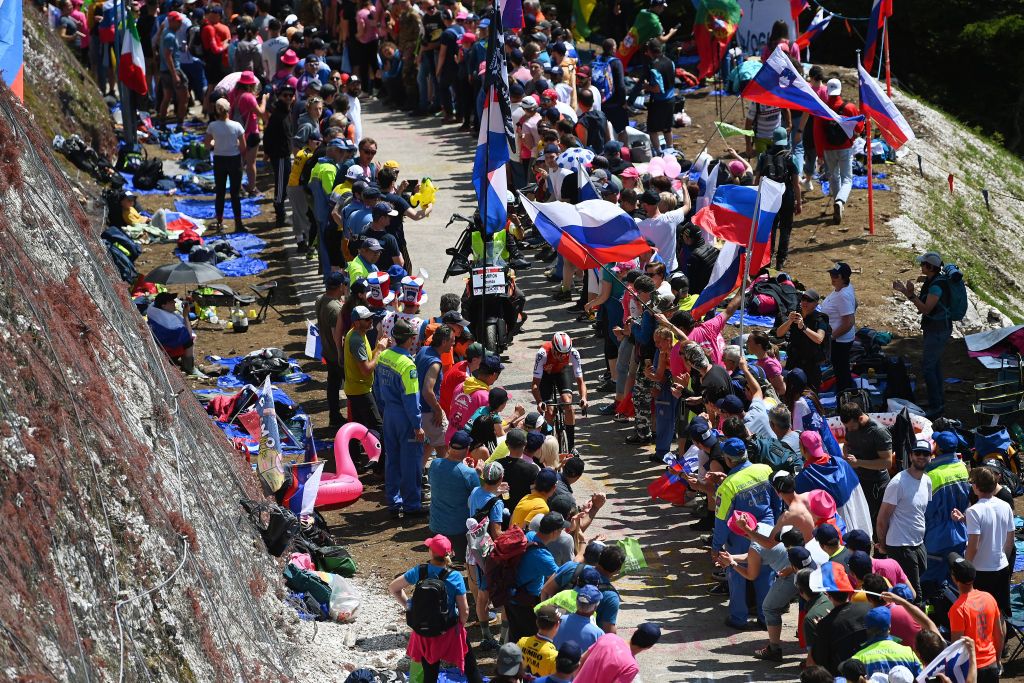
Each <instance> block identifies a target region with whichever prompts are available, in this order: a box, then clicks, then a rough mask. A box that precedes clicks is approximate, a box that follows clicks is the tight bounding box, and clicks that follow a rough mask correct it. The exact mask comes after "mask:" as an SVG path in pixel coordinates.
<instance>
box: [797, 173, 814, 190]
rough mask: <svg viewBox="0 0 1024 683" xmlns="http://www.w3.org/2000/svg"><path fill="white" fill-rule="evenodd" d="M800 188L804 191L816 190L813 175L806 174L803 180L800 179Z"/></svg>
mask: <svg viewBox="0 0 1024 683" xmlns="http://www.w3.org/2000/svg"><path fill="white" fill-rule="evenodd" d="M800 189H801V190H803V191H804V192H811V191H812V190H814V181H813V180H811V176H809V175H805V176H804V177H803V180H801V181H800Z"/></svg>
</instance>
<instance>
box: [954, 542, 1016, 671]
mask: <svg viewBox="0 0 1024 683" xmlns="http://www.w3.org/2000/svg"><path fill="white" fill-rule="evenodd" d="M948 560H949V568H950V572H949V573H950V575H951V576H952V577H953V582H954V583H956V587H957V589H958V590H959V591H960V597H959V598H957V601H956V602H954V603H953V606H952V607H951V608H950V609H949V630H950V639H951V640H954V641H955V640H957V639H958V638H960V637H961V636H967V637H968V638H970V639H971V640H973V641H974V647H975V650H976V651H977V663H978V678H977V680H978V683H990V682H995V681H998V680H999V672H1000V669H1001V668H1002V667H1001V666H1000V664H999V654H1000V653H1001V652H1002V651H1003V641H1004V640H1005V638H1006V625H1005V624H1004V623H1003V621H1002V619H1001V618H1000V616H999V605H998V604H996V599H995V598H993V597H992V596H991V595H990V594H988V593H986V592H985V591H980V590H975V588H974V578H975V576H976V575H977V570H975V568H974V565H973V564H971V563H970V561H968V560H965V559H964V558H963V557H961V556H960V555H958V554H957V553H950V554H949V558H948Z"/></svg>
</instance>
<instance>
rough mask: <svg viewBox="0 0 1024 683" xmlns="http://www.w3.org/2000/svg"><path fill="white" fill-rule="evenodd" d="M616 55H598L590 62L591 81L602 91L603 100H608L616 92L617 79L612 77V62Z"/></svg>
mask: <svg viewBox="0 0 1024 683" xmlns="http://www.w3.org/2000/svg"><path fill="white" fill-rule="evenodd" d="M617 59H618V58H616V57H608V58H604V57H598V58H597V59H595V60H594V61H593V62H591V63H590V82H591V84H593V86H594V87H595V88H597V90H598V92H600V93H601V101H602V102H607V101H608V98H609V97H611V96H612V93H614V92H615V79H614V78H613V77H612V62H614V61H617Z"/></svg>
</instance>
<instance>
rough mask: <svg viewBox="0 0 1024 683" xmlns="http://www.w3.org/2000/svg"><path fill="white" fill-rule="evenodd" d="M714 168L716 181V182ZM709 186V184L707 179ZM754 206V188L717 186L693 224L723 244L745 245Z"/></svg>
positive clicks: (694, 217) (755, 192)
mask: <svg viewBox="0 0 1024 683" xmlns="http://www.w3.org/2000/svg"><path fill="white" fill-rule="evenodd" d="M717 175H718V173H717V169H715V179H716V180H717ZM708 183H709V184H710V183H711V179H710V178H709V180H708ZM756 205H757V188H756V187H750V186H747V185H719V186H717V187H715V188H714V191H713V192H712V197H711V201H710V202H709V203H708V205H707V206H705V207H704V208H702V209H700V210H699V211H697V213H695V214H694V215H693V224H694V225H696V226H699V227H701V228H703V229H704V230H707V231H708V232H709V233H711V234H712V235H714V236H715V237H719V238H721V239H723V240H725V241H726V242H735V243H736V244H742V245H744V246H746V244H747V241H748V240H749V239H750V221H752V220H753V219H754V207H755V206H756Z"/></svg>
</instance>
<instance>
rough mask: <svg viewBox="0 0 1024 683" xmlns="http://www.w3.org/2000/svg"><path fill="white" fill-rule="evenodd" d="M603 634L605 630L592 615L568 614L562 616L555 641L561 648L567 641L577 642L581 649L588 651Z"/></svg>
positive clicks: (556, 645)
mask: <svg viewBox="0 0 1024 683" xmlns="http://www.w3.org/2000/svg"><path fill="white" fill-rule="evenodd" d="M603 635H604V631H602V630H601V629H600V628H598V626H597V625H596V624H595V623H594V622H593V621H591V620H590V617H585V616H582V615H580V614H566V615H565V616H564V617H562V625H561V626H559V627H558V633H556V634H555V641H554V642H555V647H559V648H560V647H562V645H563V644H565V643H576V644H577V645H579V647H580V650H582V651H583V652H586V651H587V650H589V649H590V646H591V645H593V644H594V643H596V642H597V639H598V638H600V637H601V636H603Z"/></svg>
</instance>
